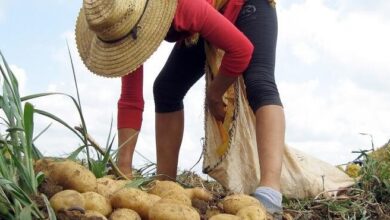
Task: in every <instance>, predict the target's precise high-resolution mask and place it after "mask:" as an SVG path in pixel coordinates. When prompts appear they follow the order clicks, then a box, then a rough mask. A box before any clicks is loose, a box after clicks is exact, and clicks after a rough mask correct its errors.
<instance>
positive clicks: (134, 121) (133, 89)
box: [117, 67, 144, 178]
mask: <svg viewBox="0 0 390 220" xmlns="http://www.w3.org/2000/svg"><path fill="white" fill-rule="evenodd" d="M121 80H122V81H121V83H122V84H121V95H120V98H119V101H118V147H120V148H119V152H118V161H117V163H118V167H119V169H120V170H121V172H122V173H123V174H125V175H127V176H128V177H129V178H131V176H132V161H133V153H134V150H135V146H136V143H137V138H138V133H139V130H140V129H141V124H142V113H143V109H144V100H143V95H142V90H143V85H142V84H143V70H142V67H140V68H139V69H137V70H136V71H135V72H133V73H131V74H129V75H126V76H124V77H122V79H121Z"/></svg>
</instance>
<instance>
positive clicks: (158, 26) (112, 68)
mask: <svg viewBox="0 0 390 220" xmlns="http://www.w3.org/2000/svg"><path fill="white" fill-rule="evenodd" d="M176 6H177V0H149V2H148V6H147V8H146V9H145V12H144V14H143V16H142V18H141V20H140V22H139V25H138V26H139V29H138V33H137V39H133V38H132V36H131V35H129V36H127V37H125V38H124V39H121V40H120V41H118V42H115V43H106V42H103V41H101V40H100V39H99V38H98V37H97V35H96V34H95V32H93V31H91V30H90V29H89V27H88V23H87V21H86V18H85V15H84V12H83V9H81V10H80V13H79V16H78V18H77V24H76V44H77V49H78V51H79V53H80V56H81V59H82V60H83V62H84V64H85V65H86V66H87V68H88V69H89V70H90V71H91V72H93V73H95V74H97V75H100V76H104V77H122V76H125V75H127V74H129V73H131V72H133V71H134V70H136V69H137V68H138V67H139V66H141V65H142V64H143V63H144V62H145V61H146V60H147V59H148V58H149V57H150V56H151V55H152V54H153V53H154V52H155V51H156V50H157V48H158V46H159V45H160V44H161V42H162V41H163V40H164V38H165V36H166V34H167V32H168V30H169V28H170V26H171V23H172V20H173V17H174V15H175V11H176Z"/></svg>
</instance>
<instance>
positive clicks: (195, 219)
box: [149, 202, 200, 220]
mask: <svg viewBox="0 0 390 220" xmlns="http://www.w3.org/2000/svg"><path fill="white" fill-rule="evenodd" d="M149 220H200V215H199V213H198V212H197V211H196V210H195V209H194V208H192V207H189V206H186V205H182V204H177V203H164V202H157V203H156V204H155V205H154V206H153V207H152V208H151V209H150V211H149Z"/></svg>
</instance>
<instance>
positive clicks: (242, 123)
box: [203, 74, 354, 198]
mask: <svg viewBox="0 0 390 220" xmlns="http://www.w3.org/2000/svg"><path fill="white" fill-rule="evenodd" d="M208 75H209V74H208ZM210 78H211V77H210V76H208V77H207V79H208V80H210ZM244 88H245V86H244V84H243V79H242V78H240V79H239V80H238V81H237V82H236V83H235V84H234V87H232V88H231V89H230V91H228V92H227V94H225V96H227V97H225V100H228V101H226V103H227V104H228V107H227V109H228V110H227V111H228V112H227V118H228V119H227V118H225V123H224V126H225V128H226V132H227V134H223V133H224V131H223V126H221V125H220V124H218V123H217V122H216V120H215V119H214V117H213V116H212V115H211V114H210V112H209V111H208V109H207V106H206V108H205V137H206V138H205V145H204V159H203V172H204V173H206V174H208V175H210V176H211V177H213V178H214V179H215V180H217V181H218V182H219V183H220V184H222V185H223V186H224V187H225V188H226V189H228V190H230V191H233V192H240V193H246V194H250V193H252V192H253V191H254V190H255V189H256V187H257V186H258V183H259V181H260V169H259V161H258V153H257V145H256V133H255V117H254V114H253V112H252V110H251V109H250V107H249V105H248V102H247V99H246V96H245V89H244ZM229 109H230V110H232V112H231V113H229ZM229 118H231V119H230V120H229ZM221 127H222V128H221ZM224 136H227V137H224ZM223 139H225V141H224V140H223ZM353 184H354V181H353V179H351V178H350V177H348V176H347V175H346V174H345V173H344V172H343V171H341V170H339V169H338V168H336V167H334V166H332V165H330V164H328V163H326V162H323V161H321V160H319V159H316V158H314V157H312V156H309V155H306V154H304V153H302V152H300V151H298V150H296V149H293V148H291V147H287V146H286V147H285V150H284V155H283V167H282V176H281V186H282V193H283V195H284V196H286V197H288V198H306V197H314V196H316V195H318V194H320V193H323V192H325V193H323V195H325V196H330V195H332V194H333V193H335V192H337V191H334V190H337V189H340V188H345V187H349V186H351V185H353Z"/></svg>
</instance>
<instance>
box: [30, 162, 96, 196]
mask: <svg viewBox="0 0 390 220" xmlns="http://www.w3.org/2000/svg"><path fill="white" fill-rule="evenodd" d="M35 170H36V171H41V172H43V173H44V174H45V176H46V177H47V178H49V179H51V180H52V181H53V182H54V183H56V184H58V185H60V186H62V187H64V189H73V190H76V191H78V192H82V193H83V192H89V191H96V177H95V176H94V175H93V173H92V172H91V171H90V170H88V169H87V168H86V167H84V166H82V165H81V164H78V163H76V162H74V161H70V160H62V161H54V160H51V159H42V160H39V161H37V162H36V163H35Z"/></svg>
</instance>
